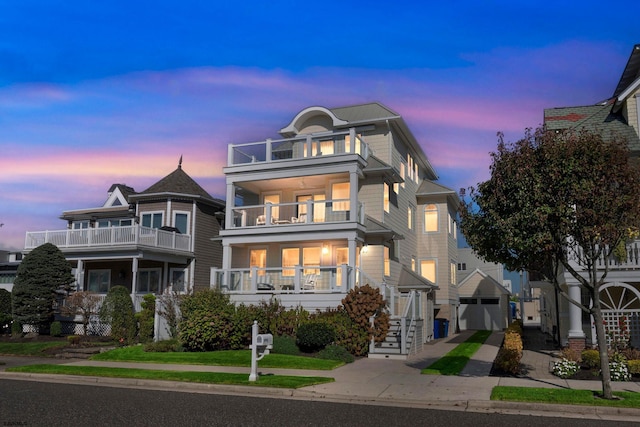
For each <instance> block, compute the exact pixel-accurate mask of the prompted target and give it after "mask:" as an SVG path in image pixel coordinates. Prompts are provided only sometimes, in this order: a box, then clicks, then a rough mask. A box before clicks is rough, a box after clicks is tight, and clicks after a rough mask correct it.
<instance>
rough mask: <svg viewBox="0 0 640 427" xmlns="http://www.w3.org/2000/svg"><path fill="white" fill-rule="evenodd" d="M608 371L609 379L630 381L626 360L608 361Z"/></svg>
mask: <svg viewBox="0 0 640 427" xmlns="http://www.w3.org/2000/svg"><path fill="white" fill-rule="evenodd" d="M609 371H610V372H611V381H630V380H631V372H629V367H628V366H627V364H626V362H611V363H609Z"/></svg>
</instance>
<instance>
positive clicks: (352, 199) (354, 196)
mask: <svg viewBox="0 0 640 427" xmlns="http://www.w3.org/2000/svg"><path fill="white" fill-rule="evenodd" d="M349 221H355V222H359V221H360V218H358V174H357V173H356V172H351V173H349Z"/></svg>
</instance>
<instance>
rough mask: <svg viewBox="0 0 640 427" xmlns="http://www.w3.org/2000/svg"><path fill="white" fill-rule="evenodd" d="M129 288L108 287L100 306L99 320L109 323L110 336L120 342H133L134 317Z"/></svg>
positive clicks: (134, 333)
mask: <svg viewBox="0 0 640 427" xmlns="http://www.w3.org/2000/svg"><path fill="white" fill-rule="evenodd" d="M134 312H135V309H134V307H133V301H131V296H130V295H129V290H128V289H127V288H125V287H124V286H114V287H112V288H111V289H109V292H107V296H106V297H105V299H104V302H103V303H102V307H100V320H101V321H102V322H104V323H108V324H110V325H111V336H112V337H113V338H115V339H116V340H119V341H120V343H122V344H131V343H133V341H134V339H135V337H136V318H135V313H134Z"/></svg>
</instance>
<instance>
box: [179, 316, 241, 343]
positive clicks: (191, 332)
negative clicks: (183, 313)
mask: <svg viewBox="0 0 640 427" xmlns="http://www.w3.org/2000/svg"><path fill="white" fill-rule="evenodd" d="M233 328H234V326H233V316H232V314H230V313H229V312H228V311H226V312H225V311H222V312H212V311H209V310H198V311H195V312H192V313H190V314H189V318H188V319H187V320H183V321H182V322H181V323H180V332H179V334H178V335H179V338H180V341H181V342H182V345H183V346H184V348H185V349H186V350H188V351H213V350H228V349H229V348H230V347H231V346H230V341H229V337H230V336H231V333H232V331H233Z"/></svg>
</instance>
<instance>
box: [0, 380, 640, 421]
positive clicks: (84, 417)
mask: <svg viewBox="0 0 640 427" xmlns="http://www.w3.org/2000/svg"><path fill="white" fill-rule="evenodd" d="M452 425H454V426H456V427H467V426H473V427H479V426H493V427H499V426H509V427H513V426H541V427H542V426H544V427H548V426H550V425H562V426H563V427H565V426H566V427H572V426H594V427H596V426H598V427H601V426H602V421H598V420H584V419H567V418H562V419H560V418H550V417H532V416H526V417H523V416H517V415H498V414H481V413H470V412H458V411H441V410H428V409H415V408H400V407H379V406H372V405H353V404H340V403H330V402H306V401H301V400H289V399H267V398H256V397H244V396H224V395H217V394H198V393H185V392H171V391H152V390H140V389H133V388H116V387H104V386H86V385H69V384H55V383H43V382H36V381H18V380H0V426H2V427H7V426H83V427H84V426H132V427H133V426H283V427H286V426H363V427H365V426H366V427H372V426H385V427H389V426H430V427H431V426H452ZM625 425H629V426H631V425H637V424H632V423H627V424H625V423H616V426H625Z"/></svg>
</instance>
